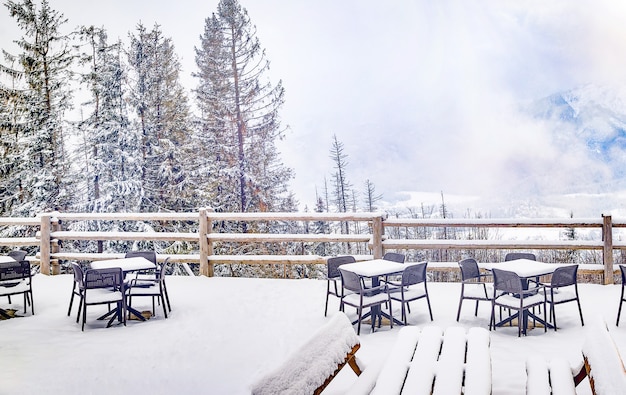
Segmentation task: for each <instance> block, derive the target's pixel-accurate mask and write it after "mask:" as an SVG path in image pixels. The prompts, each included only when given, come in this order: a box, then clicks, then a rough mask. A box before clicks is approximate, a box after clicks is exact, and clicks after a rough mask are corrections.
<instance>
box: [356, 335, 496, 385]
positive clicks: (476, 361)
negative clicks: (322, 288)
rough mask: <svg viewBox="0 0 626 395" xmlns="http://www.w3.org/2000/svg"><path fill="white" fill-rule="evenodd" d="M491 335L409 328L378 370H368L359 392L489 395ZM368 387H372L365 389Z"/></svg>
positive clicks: (360, 383)
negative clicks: (375, 374) (373, 377)
mask: <svg viewBox="0 0 626 395" xmlns="http://www.w3.org/2000/svg"><path fill="white" fill-rule="evenodd" d="M489 342H490V337H489V331H487V330H486V329H485V328H471V329H469V331H467V332H466V331H465V329H464V328H461V327H450V328H448V329H446V330H445V332H444V331H443V330H442V329H441V328H439V327H437V326H428V327H425V328H423V329H420V328H419V327H414V326H407V327H403V328H402V329H400V331H399V333H398V338H397V340H396V342H395V344H394V346H393V348H392V350H391V352H390V353H389V356H388V357H387V359H386V361H385V362H384V363H383V364H382V366H381V367H380V368H379V370H378V375H377V376H376V377H375V379H374V380H373V379H372V376H373V375H374V373H372V372H376V369H370V367H368V368H367V369H366V370H365V373H364V374H363V375H362V376H361V377H359V378H358V379H357V382H356V384H355V389H351V391H350V392H349V394H350V395H352V394H355V393H368V389H371V394H385V395H387V394H400V393H410V394H431V393H432V394H445V395H449V394H467V395H472V394H484V395H489V394H491V354H490V349H489ZM363 382H366V383H365V384H369V386H370V387H372V388H367V385H364V383H363Z"/></svg>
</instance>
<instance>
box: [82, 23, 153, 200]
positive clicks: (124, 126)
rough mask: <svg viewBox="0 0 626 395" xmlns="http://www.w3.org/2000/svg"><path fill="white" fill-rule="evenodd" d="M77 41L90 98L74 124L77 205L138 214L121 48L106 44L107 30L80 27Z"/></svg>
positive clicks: (134, 142) (136, 149)
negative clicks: (79, 177) (79, 185)
mask: <svg viewBox="0 0 626 395" xmlns="http://www.w3.org/2000/svg"><path fill="white" fill-rule="evenodd" d="M80 37H81V42H82V43H83V44H84V46H83V48H84V50H83V52H82V54H81V63H82V64H83V65H85V66H86V68H87V70H86V72H85V73H84V74H83V75H82V80H81V82H82V84H83V85H85V86H86V87H87V88H88V91H89V92H90V97H89V98H88V100H87V101H86V102H85V103H83V110H84V111H86V113H84V114H83V120H82V121H81V122H80V123H79V125H78V129H79V132H80V137H81V138H80V141H81V143H82V144H81V145H80V147H81V150H82V151H83V153H82V154H81V155H79V156H78V157H79V158H84V161H80V163H82V164H83V166H81V168H82V169H83V172H82V174H83V175H84V177H85V184H86V187H85V188H84V190H85V193H84V195H83V196H84V198H83V199H82V200H81V201H80V202H79V204H78V205H77V206H78V208H79V211H85V212H125V211H126V212H135V211H140V196H141V195H142V189H141V182H140V175H141V168H140V165H141V163H140V162H139V161H137V160H136V155H137V152H139V150H140V148H139V145H138V139H137V138H136V133H135V132H134V131H133V130H131V128H130V123H129V119H128V114H127V110H126V104H125V100H124V98H125V92H124V90H125V85H124V80H125V77H126V73H125V70H124V65H123V62H122V53H123V48H122V44H121V42H120V41H118V42H117V43H115V44H109V43H108V39H107V33H106V31H105V30H104V29H102V28H95V27H93V26H89V27H82V28H81V29H80Z"/></svg>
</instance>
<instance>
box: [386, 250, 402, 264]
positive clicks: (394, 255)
mask: <svg viewBox="0 0 626 395" xmlns="http://www.w3.org/2000/svg"><path fill="white" fill-rule="evenodd" d="M383 259H384V260H386V261H392V262H399V263H404V261H405V260H406V256H405V255H404V254H400V253H398V252H386V253H385V255H383Z"/></svg>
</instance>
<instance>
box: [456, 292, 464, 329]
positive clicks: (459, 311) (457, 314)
mask: <svg viewBox="0 0 626 395" xmlns="http://www.w3.org/2000/svg"><path fill="white" fill-rule="evenodd" d="M462 305H463V295H461V298H460V299H459V309H458V310H457V312H456V321H457V322H459V318H460V317H461V306H462Z"/></svg>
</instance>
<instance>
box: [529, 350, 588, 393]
mask: <svg viewBox="0 0 626 395" xmlns="http://www.w3.org/2000/svg"><path fill="white" fill-rule="evenodd" d="M526 375H527V380H526V394H527V395H550V394H554V395H561V394H563V395H566V394H571V395H575V394H576V384H577V383H576V378H575V375H574V371H573V370H572V368H571V366H570V364H569V362H568V361H567V360H566V359H564V358H554V359H552V360H550V362H547V361H546V360H545V359H544V358H542V357H540V356H532V357H530V358H528V359H527V360H526Z"/></svg>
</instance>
